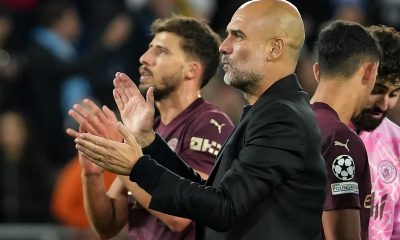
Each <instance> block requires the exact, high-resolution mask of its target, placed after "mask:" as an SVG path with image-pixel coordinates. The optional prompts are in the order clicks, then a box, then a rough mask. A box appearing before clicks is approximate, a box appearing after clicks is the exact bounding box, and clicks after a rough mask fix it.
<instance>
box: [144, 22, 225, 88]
mask: <svg viewBox="0 0 400 240" xmlns="http://www.w3.org/2000/svg"><path fill="white" fill-rule="evenodd" d="M160 32H169V33H174V34H176V35H177V36H179V37H181V38H182V41H181V43H180V46H181V47H182V49H183V51H184V52H185V53H186V54H187V55H188V56H190V57H193V58H195V59H197V60H199V61H200V62H201V63H202V65H203V68H204V72H203V76H202V77H201V87H204V86H205V85H206V84H207V83H208V82H209V81H210V79H211V78H212V77H213V76H214V75H215V73H216V71H217V68H218V65H219V59H220V54H219V50H218V47H219V44H220V38H219V36H218V35H217V34H216V33H215V32H214V31H213V30H212V29H211V28H210V27H209V26H208V24H207V23H206V22H205V21H202V20H197V19H194V18H189V17H183V16H176V15H175V16H172V17H170V18H165V19H157V20H156V21H154V22H153V24H152V25H151V34H152V35H153V36H154V35H156V34H157V33H160Z"/></svg>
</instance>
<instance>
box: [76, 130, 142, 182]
mask: <svg viewBox="0 0 400 240" xmlns="http://www.w3.org/2000/svg"><path fill="white" fill-rule="evenodd" d="M118 129H119V131H120V133H121V135H122V136H123V137H124V139H125V143H121V142H117V141H113V140H109V139H105V138H102V137H98V136H94V135H92V134H89V133H83V134H80V135H79V137H78V138H76V139H75V143H76V149H77V150H78V151H80V152H81V154H82V156H83V157H84V158H86V159H88V160H90V161H91V162H93V163H95V164H96V165H98V166H100V167H102V168H104V169H107V170H109V171H110V172H113V173H116V174H118V175H129V173H130V171H131V169H132V167H133V166H134V165H135V164H136V162H137V160H138V159H139V158H140V157H141V156H143V153H142V149H141V147H140V146H139V144H138V143H137V142H136V140H135V137H134V136H133V135H132V134H131V133H130V132H129V131H128V129H127V128H126V127H125V126H124V125H123V124H122V123H119V124H118Z"/></svg>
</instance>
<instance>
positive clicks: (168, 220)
mask: <svg viewBox="0 0 400 240" xmlns="http://www.w3.org/2000/svg"><path fill="white" fill-rule="evenodd" d="M119 178H120V179H121V181H122V182H123V183H124V186H125V187H126V188H127V189H128V190H129V191H130V192H131V193H132V196H133V197H134V198H135V200H136V201H138V202H139V203H140V205H142V207H143V208H144V209H146V210H147V211H149V212H150V213H151V214H152V215H153V216H155V217H156V218H158V219H159V220H160V221H161V222H163V223H164V224H165V225H167V226H168V228H169V229H170V230H171V231H173V232H181V231H183V230H185V229H186V227H187V226H189V224H190V223H191V222H192V221H191V220H190V219H186V218H181V217H176V216H173V215H169V214H165V213H161V212H158V211H154V210H151V209H149V204H150V200H151V196H150V195H149V194H148V193H147V192H145V191H144V190H143V189H141V188H140V187H139V186H138V185H137V184H136V183H133V182H131V181H130V180H129V177H127V176H119Z"/></svg>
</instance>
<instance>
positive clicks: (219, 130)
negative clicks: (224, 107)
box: [210, 118, 225, 133]
mask: <svg viewBox="0 0 400 240" xmlns="http://www.w3.org/2000/svg"><path fill="white" fill-rule="evenodd" d="M210 123H211V124H213V125H215V126H216V127H217V128H218V133H221V131H222V127H223V126H225V123H222V124H219V123H218V122H217V121H216V120H215V119H214V118H211V120H210Z"/></svg>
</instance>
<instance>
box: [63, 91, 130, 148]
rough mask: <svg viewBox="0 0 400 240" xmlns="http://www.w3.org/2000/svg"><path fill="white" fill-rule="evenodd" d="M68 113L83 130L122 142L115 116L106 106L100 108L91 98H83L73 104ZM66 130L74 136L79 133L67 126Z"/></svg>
mask: <svg viewBox="0 0 400 240" xmlns="http://www.w3.org/2000/svg"><path fill="white" fill-rule="evenodd" d="M68 114H69V115H70V116H71V117H72V118H73V119H74V120H75V121H76V122H77V123H79V125H80V126H81V127H82V128H83V129H85V132H88V133H91V134H93V135H96V136H101V137H105V138H107V139H112V140H116V141H120V142H122V136H121V135H120V134H119V132H118V128H117V122H118V120H117V117H116V116H115V114H114V112H113V111H111V110H110V109H109V108H108V107H107V106H103V107H102V109H100V108H99V107H98V106H97V105H96V104H95V103H94V102H92V101H91V100H89V99H84V100H83V103H82V104H74V106H73V108H72V109H70V110H69V111H68ZM66 132H67V134H68V135H70V136H71V137H74V138H76V137H77V136H78V135H79V133H78V132H77V131H75V130H73V129H71V128H68V129H67V130H66Z"/></svg>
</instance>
